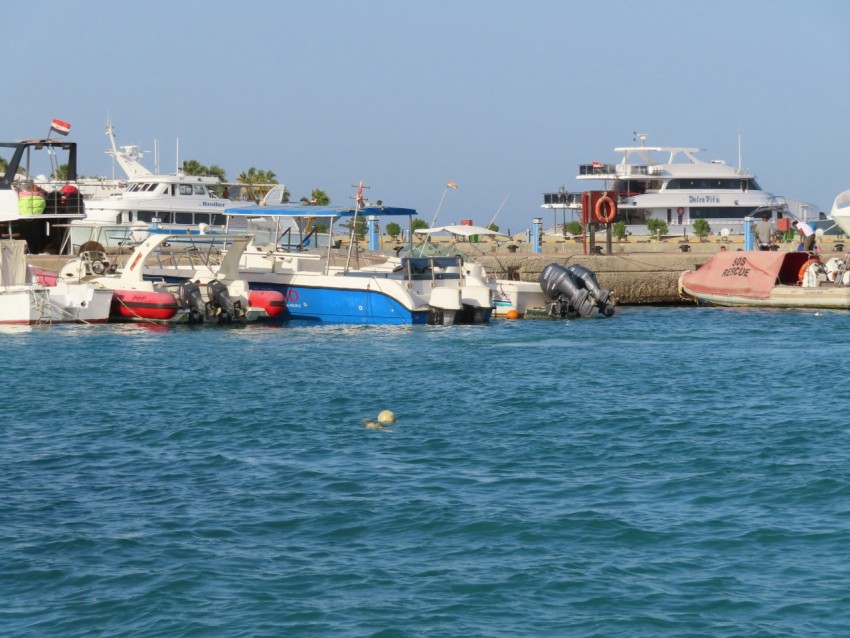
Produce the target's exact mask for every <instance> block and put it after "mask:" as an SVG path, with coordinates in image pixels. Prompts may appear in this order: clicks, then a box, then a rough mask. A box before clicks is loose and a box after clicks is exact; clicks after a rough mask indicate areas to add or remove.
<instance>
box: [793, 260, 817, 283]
mask: <svg viewBox="0 0 850 638" xmlns="http://www.w3.org/2000/svg"><path fill="white" fill-rule="evenodd" d="M819 263H820V259H819V258H817V257H813V258H812V259H809V260H808V261H807V262H806V263H805V264H803V265H802V266H800V272H799V273H797V281H800V282H802V281H803V277H805V276H806V271H807V270H808V269H809V266H811V265H812V264H819Z"/></svg>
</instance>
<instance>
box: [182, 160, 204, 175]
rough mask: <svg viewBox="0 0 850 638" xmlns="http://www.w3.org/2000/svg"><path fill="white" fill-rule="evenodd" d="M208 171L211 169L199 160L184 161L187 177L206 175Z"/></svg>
mask: <svg viewBox="0 0 850 638" xmlns="http://www.w3.org/2000/svg"><path fill="white" fill-rule="evenodd" d="M208 170H209V169H208V168H207V167H206V166H204V165H203V164H201V163H200V162H199V161H198V160H184V161H183V173H185V174H186V175H206V174H207V172H208Z"/></svg>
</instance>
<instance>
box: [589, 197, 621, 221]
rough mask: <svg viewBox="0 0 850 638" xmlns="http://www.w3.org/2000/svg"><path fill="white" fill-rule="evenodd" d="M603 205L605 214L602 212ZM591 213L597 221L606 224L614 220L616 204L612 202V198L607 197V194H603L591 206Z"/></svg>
mask: <svg viewBox="0 0 850 638" xmlns="http://www.w3.org/2000/svg"><path fill="white" fill-rule="evenodd" d="M603 207H604V208H606V209H607V211H608V213H607V214H603V212H602V209H603ZM593 214H594V216H595V217H596V219H597V221H599V222H601V223H603V224H608V223H610V222H612V221H614V217H616V216H617V205H616V204H615V203H614V200H613V199H611V198H610V197H608V195H603V196H602V197H600V198H599V199H597V200H596V205H595V206H594V207H593Z"/></svg>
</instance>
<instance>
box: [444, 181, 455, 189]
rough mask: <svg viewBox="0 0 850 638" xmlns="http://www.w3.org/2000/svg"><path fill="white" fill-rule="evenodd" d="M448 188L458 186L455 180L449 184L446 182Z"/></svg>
mask: <svg viewBox="0 0 850 638" xmlns="http://www.w3.org/2000/svg"><path fill="white" fill-rule="evenodd" d="M446 188H457V184H455V183H454V182H449V183H448V184H446Z"/></svg>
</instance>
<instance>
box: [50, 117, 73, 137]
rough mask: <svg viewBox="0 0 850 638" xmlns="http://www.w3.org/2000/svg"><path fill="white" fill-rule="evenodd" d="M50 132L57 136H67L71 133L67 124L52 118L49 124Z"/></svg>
mask: <svg viewBox="0 0 850 638" xmlns="http://www.w3.org/2000/svg"><path fill="white" fill-rule="evenodd" d="M50 130H51V131H55V132H56V133H59V135H67V134H68V133H70V132H71V125H70V124H68V122H63V121H62V120H57V119H56V118H55V117H54V118H53V121H52V122H51V123H50Z"/></svg>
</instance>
